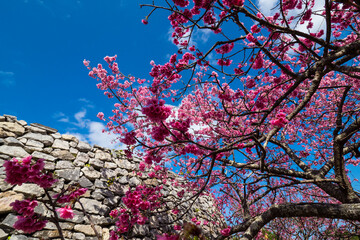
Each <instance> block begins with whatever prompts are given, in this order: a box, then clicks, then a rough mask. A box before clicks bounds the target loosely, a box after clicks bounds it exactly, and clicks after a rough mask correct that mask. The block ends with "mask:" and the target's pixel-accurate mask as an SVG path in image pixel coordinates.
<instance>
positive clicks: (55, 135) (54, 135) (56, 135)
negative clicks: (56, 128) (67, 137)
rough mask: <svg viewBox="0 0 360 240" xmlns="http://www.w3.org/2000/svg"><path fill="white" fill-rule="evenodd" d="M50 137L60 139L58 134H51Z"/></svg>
mask: <svg viewBox="0 0 360 240" xmlns="http://www.w3.org/2000/svg"><path fill="white" fill-rule="evenodd" d="M50 136H52V137H53V138H55V139H60V138H61V134H60V133H58V132H56V133H52V134H50Z"/></svg>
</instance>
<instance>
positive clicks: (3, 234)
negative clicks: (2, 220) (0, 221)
mask: <svg viewBox="0 0 360 240" xmlns="http://www.w3.org/2000/svg"><path fill="white" fill-rule="evenodd" d="M7 236H9V234H7V233H6V232H4V230H2V229H1V228H0V240H5V239H7Z"/></svg>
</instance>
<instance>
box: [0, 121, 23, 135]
mask: <svg viewBox="0 0 360 240" xmlns="http://www.w3.org/2000/svg"><path fill="white" fill-rule="evenodd" d="M0 128H2V129H4V130H5V131H8V132H13V133H15V134H16V135H23V134H24V133H25V128H24V127H23V126H21V125H20V124H18V123H15V122H0Z"/></svg>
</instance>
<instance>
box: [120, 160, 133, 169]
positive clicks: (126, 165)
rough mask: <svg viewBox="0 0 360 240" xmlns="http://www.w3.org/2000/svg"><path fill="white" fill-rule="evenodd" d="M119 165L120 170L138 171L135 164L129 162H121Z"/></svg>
mask: <svg viewBox="0 0 360 240" xmlns="http://www.w3.org/2000/svg"><path fill="white" fill-rule="evenodd" d="M117 164H118V166H119V167H120V168H124V169H126V170H130V171H133V170H135V169H136V166H135V164H133V163H130V162H129V161H128V160H120V161H118V163H117Z"/></svg>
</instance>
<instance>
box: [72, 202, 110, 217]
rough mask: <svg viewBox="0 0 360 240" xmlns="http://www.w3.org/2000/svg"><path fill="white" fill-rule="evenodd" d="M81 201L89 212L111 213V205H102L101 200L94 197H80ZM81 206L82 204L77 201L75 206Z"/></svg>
mask: <svg viewBox="0 0 360 240" xmlns="http://www.w3.org/2000/svg"><path fill="white" fill-rule="evenodd" d="M80 202H81V203H82V204H83V205H84V208H85V210H86V212H88V213H95V214H100V215H105V214H107V213H109V211H110V208H109V207H107V206H105V205H102V204H101V202H99V201H97V200H94V199H90V198H80ZM79 207H80V204H79V203H76V204H75V208H79Z"/></svg>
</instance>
